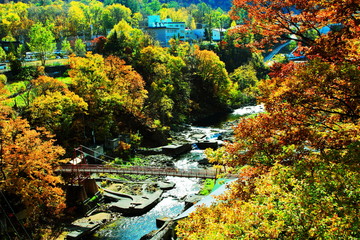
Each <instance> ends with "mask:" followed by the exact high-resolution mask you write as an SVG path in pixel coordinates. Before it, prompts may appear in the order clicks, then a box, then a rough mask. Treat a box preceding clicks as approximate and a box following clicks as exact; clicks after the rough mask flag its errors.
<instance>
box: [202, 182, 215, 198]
mask: <svg viewBox="0 0 360 240" xmlns="http://www.w3.org/2000/svg"><path fill="white" fill-rule="evenodd" d="M214 186H215V179H205V182H204V185H203V186H202V189H201V190H200V192H199V194H200V195H209V194H210V193H211V191H212V189H213V188H214Z"/></svg>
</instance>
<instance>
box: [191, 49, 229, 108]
mask: <svg viewBox="0 0 360 240" xmlns="http://www.w3.org/2000/svg"><path fill="white" fill-rule="evenodd" d="M188 66H189V68H190V69H189V71H190V73H191V76H190V78H191V90H192V92H191V99H192V101H193V102H194V104H195V105H194V106H193V107H194V110H195V111H198V112H202V111H203V110H205V111H208V110H210V111H215V112H216V111H222V109H224V108H226V106H227V104H230V103H231V98H232V96H231V95H230V89H231V87H232V82H231V80H230V78H229V76H228V72H227V71H226V69H225V64H224V62H222V61H221V60H220V59H219V57H218V56H217V55H216V54H215V53H214V52H213V51H209V50H199V49H195V51H194V53H193V56H191V57H190V58H188Z"/></svg>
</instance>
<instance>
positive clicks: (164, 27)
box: [146, 15, 185, 47]
mask: <svg viewBox="0 0 360 240" xmlns="http://www.w3.org/2000/svg"><path fill="white" fill-rule="evenodd" d="M146 31H147V32H148V33H149V34H150V35H151V36H153V37H154V39H156V40H158V41H159V42H160V44H161V46H163V47H169V40H170V39H172V38H174V39H180V40H182V41H184V40H185V22H173V21H172V20H171V19H170V18H167V19H164V20H161V19H160V16H158V15H155V16H149V17H148V27H147V28H146Z"/></svg>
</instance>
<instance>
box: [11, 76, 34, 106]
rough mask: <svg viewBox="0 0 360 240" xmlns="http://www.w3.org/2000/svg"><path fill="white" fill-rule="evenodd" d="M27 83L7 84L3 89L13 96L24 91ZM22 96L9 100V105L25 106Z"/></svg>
mask: <svg viewBox="0 0 360 240" xmlns="http://www.w3.org/2000/svg"><path fill="white" fill-rule="evenodd" d="M28 83H29V82H28V81H19V82H14V83H10V84H7V85H6V86H5V88H6V89H7V90H8V91H9V92H10V95H12V94H15V93H17V92H19V91H21V90H22V89H26V86H27V84H28ZM24 94H27V93H24ZM24 94H21V95H19V96H17V97H15V98H12V99H10V100H9V101H10V102H9V105H10V106H12V107H13V106H14V105H15V103H16V105H17V106H18V107H23V106H26V102H25V99H24V97H25V96H23V95H24Z"/></svg>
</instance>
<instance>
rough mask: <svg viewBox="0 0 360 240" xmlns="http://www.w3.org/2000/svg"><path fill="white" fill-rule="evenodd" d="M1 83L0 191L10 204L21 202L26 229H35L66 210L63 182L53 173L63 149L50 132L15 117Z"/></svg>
mask: <svg viewBox="0 0 360 240" xmlns="http://www.w3.org/2000/svg"><path fill="white" fill-rule="evenodd" d="M0 84H1V88H0V89H1V92H0V95H1V104H0V107H1V114H0V146H1V151H0V161H1V166H0V172H1V173H0V179H1V184H0V190H1V191H2V192H3V193H5V194H6V195H7V196H9V197H10V198H9V200H10V202H11V203H14V202H15V201H17V200H16V199H20V204H21V205H22V206H23V207H24V209H25V210H26V211H25V213H26V216H27V218H26V224H27V226H29V227H36V226H37V224H39V222H42V223H45V222H47V223H48V222H49V221H52V219H54V218H58V217H59V216H60V213H61V211H62V210H63V209H64V207H65V204H64V201H65V198H64V192H63V191H62V189H61V187H60V184H62V180H61V178H60V177H58V176H56V175H55V173H54V170H55V169H56V168H57V167H58V166H59V164H61V162H62V161H61V160H60V157H61V156H62V155H63V154H64V150H63V148H61V147H59V146H56V145H55V140H54V139H53V136H52V135H51V134H49V132H47V131H45V130H44V129H37V130H35V129H32V128H31V127H30V125H29V123H28V121H27V120H25V119H21V118H19V117H14V115H15V114H14V112H13V111H12V110H11V109H9V107H8V106H7V105H6V101H7V100H6V97H5V96H6V95H7V93H6V92H4V85H3V83H0ZM12 200H13V201H12Z"/></svg>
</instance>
